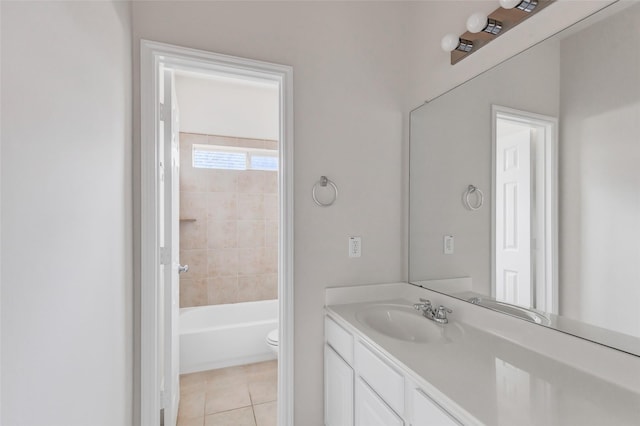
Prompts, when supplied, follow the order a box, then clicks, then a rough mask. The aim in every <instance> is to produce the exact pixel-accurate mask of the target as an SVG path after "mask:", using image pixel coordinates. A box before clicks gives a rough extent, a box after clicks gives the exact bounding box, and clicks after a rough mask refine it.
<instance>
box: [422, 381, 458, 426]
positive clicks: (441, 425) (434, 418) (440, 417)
mask: <svg viewBox="0 0 640 426" xmlns="http://www.w3.org/2000/svg"><path fill="white" fill-rule="evenodd" d="M410 407H411V408H410V411H411V414H410V418H411V426H460V425H462V423H460V422H458V421H457V420H456V419H455V418H454V417H453V416H451V414H449V413H447V412H446V411H445V410H444V409H443V408H441V407H440V406H439V405H438V404H437V403H436V402H435V401H434V400H433V399H431V398H430V397H429V396H428V395H427V394H426V393H425V392H423V391H422V390H421V389H418V388H414V389H413V390H412V392H411V405H410Z"/></svg>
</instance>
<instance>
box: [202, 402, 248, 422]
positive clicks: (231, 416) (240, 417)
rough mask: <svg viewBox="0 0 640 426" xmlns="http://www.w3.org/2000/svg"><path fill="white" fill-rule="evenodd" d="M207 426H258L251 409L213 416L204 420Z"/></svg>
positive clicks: (241, 409)
mask: <svg viewBox="0 0 640 426" xmlns="http://www.w3.org/2000/svg"><path fill="white" fill-rule="evenodd" d="M204 425H205V426H256V422H255V420H254V418H253V409H252V408H251V407H245V408H239V409H237V410H232V411H225V412H223V413H217V414H211V415H209V416H207V417H205V419H204Z"/></svg>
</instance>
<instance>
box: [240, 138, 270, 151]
mask: <svg viewBox="0 0 640 426" xmlns="http://www.w3.org/2000/svg"><path fill="white" fill-rule="evenodd" d="M236 146H238V147H242V148H258V149H263V148H264V139H246V138H238V139H236Z"/></svg>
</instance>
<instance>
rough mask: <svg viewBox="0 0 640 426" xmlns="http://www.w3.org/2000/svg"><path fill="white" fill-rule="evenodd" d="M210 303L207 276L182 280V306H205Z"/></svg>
mask: <svg viewBox="0 0 640 426" xmlns="http://www.w3.org/2000/svg"><path fill="white" fill-rule="evenodd" d="M207 303H208V294H207V282H206V278H194V279H181V280H180V307H181V308H190V307H192V306H204V305H206V304H207Z"/></svg>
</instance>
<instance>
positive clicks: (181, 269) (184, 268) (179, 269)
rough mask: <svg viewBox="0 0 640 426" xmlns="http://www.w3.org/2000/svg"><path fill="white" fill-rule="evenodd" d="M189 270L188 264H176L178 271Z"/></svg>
mask: <svg viewBox="0 0 640 426" xmlns="http://www.w3.org/2000/svg"><path fill="white" fill-rule="evenodd" d="M183 272H189V265H180V264H179V265H178V273H179V274H181V273H183Z"/></svg>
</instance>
